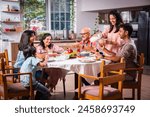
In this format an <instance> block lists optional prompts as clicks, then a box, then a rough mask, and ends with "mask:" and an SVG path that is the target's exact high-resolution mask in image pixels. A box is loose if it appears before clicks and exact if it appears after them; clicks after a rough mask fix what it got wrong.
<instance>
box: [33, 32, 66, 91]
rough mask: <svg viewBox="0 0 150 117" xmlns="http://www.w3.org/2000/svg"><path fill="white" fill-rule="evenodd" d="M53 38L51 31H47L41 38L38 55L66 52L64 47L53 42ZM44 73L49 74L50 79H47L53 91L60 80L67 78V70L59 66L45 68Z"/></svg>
mask: <svg viewBox="0 0 150 117" xmlns="http://www.w3.org/2000/svg"><path fill="white" fill-rule="evenodd" d="M51 40H52V35H51V34H50V33H45V34H44V35H43V36H42V38H41V40H40V44H39V45H38V46H37V47H36V51H37V54H38V57H39V58H40V57H41V58H43V57H42V56H45V55H46V54H48V55H49V56H51V57H52V56H58V55H59V54H61V53H63V52H64V49H63V48H61V47H59V46H57V45H55V44H53V43H52V42H51ZM43 72H44V75H45V74H47V75H48V79H47V87H48V88H50V90H51V91H52V90H53V89H54V88H55V86H56V84H57V82H58V80H59V79H62V78H65V75H66V72H67V71H65V70H62V69H59V68H56V69H54V68H45V69H44V71H43Z"/></svg>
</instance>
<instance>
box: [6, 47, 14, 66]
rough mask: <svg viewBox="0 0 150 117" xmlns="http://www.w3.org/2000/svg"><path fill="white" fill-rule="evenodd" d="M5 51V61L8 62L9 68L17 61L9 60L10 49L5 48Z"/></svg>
mask: <svg viewBox="0 0 150 117" xmlns="http://www.w3.org/2000/svg"><path fill="white" fill-rule="evenodd" d="M4 53H5V62H6V66H7V67H8V68H9V67H10V68H11V67H12V66H13V64H14V63H15V61H10V60H9V56H8V50H7V49H5V50H4Z"/></svg>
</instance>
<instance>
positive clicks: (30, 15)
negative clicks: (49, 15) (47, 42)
mask: <svg viewBox="0 0 150 117" xmlns="http://www.w3.org/2000/svg"><path fill="white" fill-rule="evenodd" d="M45 2H46V0H22V3H21V7H22V9H23V19H24V28H25V29H32V30H35V31H40V30H46V7H45V6H46V3H45Z"/></svg>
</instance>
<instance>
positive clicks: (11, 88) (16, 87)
mask: <svg viewBox="0 0 150 117" xmlns="http://www.w3.org/2000/svg"><path fill="white" fill-rule="evenodd" d="M3 92H4V89H3V85H0V93H3ZM19 92H24V93H28V92H29V90H28V89H27V88H25V87H24V86H23V85H22V84H21V83H12V84H8V93H19Z"/></svg>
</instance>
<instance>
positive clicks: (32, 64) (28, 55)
mask: <svg viewBox="0 0 150 117" xmlns="http://www.w3.org/2000/svg"><path fill="white" fill-rule="evenodd" d="M23 54H24V57H25V61H24V63H23V64H22V66H21V69H20V72H21V73H26V72H32V82H33V88H34V89H35V90H37V92H40V93H41V94H42V95H41V96H40V97H39V98H38V99H49V96H50V92H49V90H48V89H47V88H46V87H45V86H44V85H43V84H42V83H40V82H38V81H37V80H36V78H35V73H36V71H37V68H38V66H40V67H44V66H46V64H47V60H48V57H47V56H45V59H44V61H41V59H38V58H36V49H35V47H33V46H30V45H28V46H27V47H25V48H24V50H23ZM20 80H21V83H22V84H23V85H24V86H25V87H29V75H22V76H21V77H20Z"/></svg>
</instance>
